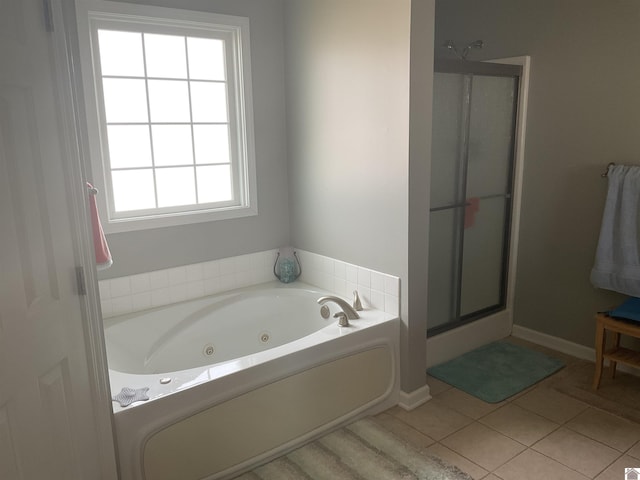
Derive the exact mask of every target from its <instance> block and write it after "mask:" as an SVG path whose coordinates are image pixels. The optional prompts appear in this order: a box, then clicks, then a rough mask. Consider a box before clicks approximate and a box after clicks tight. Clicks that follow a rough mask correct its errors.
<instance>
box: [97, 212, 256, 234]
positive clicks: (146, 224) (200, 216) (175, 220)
mask: <svg viewBox="0 0 640 480" xmlns="http://www.w3.org/2000/svg"><path fill="white" fill-rule="evenodd" d="M255 215H258V209H257V207H250V206H249V207H248V206H241V207H230V208H225V209H218V210H209V211H206V210H205V211H194V212H181V213H174V214H163V215H156V216H147V217H134V218H126V219H111V220H109V221H107V222H104V225H103V229H104V232H105V233H106V234H110V233H123V232H132V231H137V230H149V229H153V228H164V227H176V226H180V225H189V224H192V223H205V222H215V221H217V220H230V219H233V218H243V217H251V216H255Z"/></svg>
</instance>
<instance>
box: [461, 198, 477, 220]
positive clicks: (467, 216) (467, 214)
mask: <svg viewBox="0 0 640 480" xmlns="http://www.w3.org/2000/svg"><path fill="white" fill-rule="evenodd" d="M478 210H480V199H479V198H477V197H476V198H467V206H466V207H465V209H464V228H471V227H473V226H474V225H475V224H476V213H478Z"/></svg>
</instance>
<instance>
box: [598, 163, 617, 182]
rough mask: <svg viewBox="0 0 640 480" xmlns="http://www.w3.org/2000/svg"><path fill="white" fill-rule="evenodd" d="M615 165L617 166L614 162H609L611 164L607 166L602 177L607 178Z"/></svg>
mask: <svg viewBox="0 0 640 480" xmlns="http://www.w3.org/2000/svg"><path fill="white" fill-rule="evenodd" d="M614 165H615V163H613V162H609V164H608V165H607V169H606V170H605V171H604V173H602V174H600V176H601V177H602V178H607V176H608V175H609V169H610V168H611V167H613V166H614Z"/></svg>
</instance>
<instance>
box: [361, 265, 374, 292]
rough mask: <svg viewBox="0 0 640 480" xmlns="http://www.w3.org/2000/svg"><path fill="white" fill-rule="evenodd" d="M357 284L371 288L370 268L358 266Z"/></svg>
mask: <svg viewBox="0 0 640 480" xmlns="http://www.w3.org/2000/svg"><path fill="white" fill-rule="evenodd" d="M358 285H360V286H361V287H364V288H371V270H369V269H368V268H362V267H358Z"/></svg>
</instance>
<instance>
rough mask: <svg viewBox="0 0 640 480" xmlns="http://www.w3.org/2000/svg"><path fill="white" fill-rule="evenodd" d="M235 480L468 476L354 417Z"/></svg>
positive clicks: (458, 479) (452, 479)
mask: <svg viewBox="0 0 640 480" xmlns="http://www.w3.org/2000/svg"><path fill="white" fill-rule="evenodd" d="M236 480H471V477H469V476H468V475H467V474H466V473H463V472H461V471H460V470H458V469H457V468H456V467H454V466H451V465H447V464H446V463H444V462H443V461H442V460H440V459H438V458H435V457H431V456H428V455H426V454H424V453H421V452H419V451H418V450H416V449H415V448H414V447H412V446H410V445H409V444H407V443H406V442H404V441H402V440H400V439H399V438H398V437H396V436H395V435H394V434H393V433H391V432H389V431H388V430H387V429H385V428H384V427H382V426H381V425H380V424H379V423H377V422H376V421H375V420H373V419H371V418H364V419H362V420H358V421H357V422H355V423H352V424H351V425H348V426H346V427H344V428H342V429H340V430H336V431H335V432H332V433H330V434H328V435H325V436H324V437H322V438H320V439H318V440H316V441H314V442H312V443H309V444H307V445H305V446H303V447H301V448H299V449H297V450H294V451H293V452H291V453H289V454H288V455H286V456H283V457H280V458H277V459H275V460H273V461H271V462H270V463H267V464H266V465H262V466H261V467H258V468H256V469H255V470H253V471H251V472H247V473H245V474H244V475H241V476H240V477H237V479H236Z"/></svg>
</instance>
